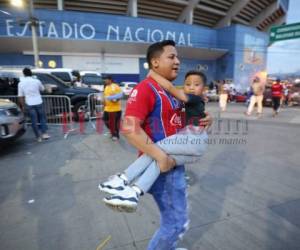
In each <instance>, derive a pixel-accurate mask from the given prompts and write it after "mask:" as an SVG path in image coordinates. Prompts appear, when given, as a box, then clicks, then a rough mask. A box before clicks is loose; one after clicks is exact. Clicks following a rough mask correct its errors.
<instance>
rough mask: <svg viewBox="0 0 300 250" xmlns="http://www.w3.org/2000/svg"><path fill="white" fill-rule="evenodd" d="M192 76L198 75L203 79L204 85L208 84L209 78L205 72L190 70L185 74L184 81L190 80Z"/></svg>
mask: <svg viewBox="0 0 300 250" xmlns="http://www.w3.org/2000/svg"><path fill="white" fill-rule="evenodd" d="M190 75H197V76H199V77H201V79H202V81H203V83H204V85H205V84H206V81H207V78H206V75H205V74H204V73H203V72H201V71H198V70H190V71H188V72H187V73H186V74H185V77H184V79H186V78H188V77H189V76H190Z"/></svg>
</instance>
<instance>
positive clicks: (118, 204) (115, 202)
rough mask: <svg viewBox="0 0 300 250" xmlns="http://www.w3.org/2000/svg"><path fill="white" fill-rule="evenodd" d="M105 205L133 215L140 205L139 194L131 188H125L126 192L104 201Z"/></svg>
mask: <svg viewBox="0 0 300 250" xmlns="http://www.w3.org/2000/svg"><path fill="white" fill-rule="evenodd" d="M103 201H104V203H105V205H107V206H108V207H109V208H111V209H113V210H117V211H119V212H127V213H133V212H135V211H136V209H137V205H138V201H139V198H138V193H137V192H136V191H135V190H134V189H133V188H132V187H130V186H125V187H124V190H122V191H119V192H118V193H117V194H115V195H113V196H110V197H106V198H104V199H103Z"/></svg>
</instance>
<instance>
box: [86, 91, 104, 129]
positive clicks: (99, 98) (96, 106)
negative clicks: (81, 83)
mask: <svg viewBox="0 0 300 250" xmlns="http://www.w3.org/2000/svg"><path fill="white" fill-rule="evenodd" d="M88 112H89V122H90V123H91V124H92V126H93V128H95V125H94V124H93V123H92V121H93V120H97V119H101V118H102V115H103V94H102V93H92V94H89V95H88Z"/></svg>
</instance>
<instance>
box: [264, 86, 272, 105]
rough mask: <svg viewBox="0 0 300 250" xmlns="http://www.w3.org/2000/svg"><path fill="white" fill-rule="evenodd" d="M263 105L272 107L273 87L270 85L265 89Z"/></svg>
mask: <svg viewBox="0 0 300 250" xmlns="http://www.w3.org/2000/svg"><path fill="white" fill-rule="evenodd" d="M263 106H267V107H272V88H271V87H269V86H267V87H266V88H265V91H264V99H263Z"/></svg>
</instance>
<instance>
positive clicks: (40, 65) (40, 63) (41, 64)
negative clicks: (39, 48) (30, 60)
mask: <svg viewBox="0 0 300 250" xmlns="http://www.w3.org/2000/svg"><path fill="white" fill-rule="evenodd" d="M38 64H39V67H40V68H42V67H43V62H42V61H41V60H39V62H38Z"/></svg>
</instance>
